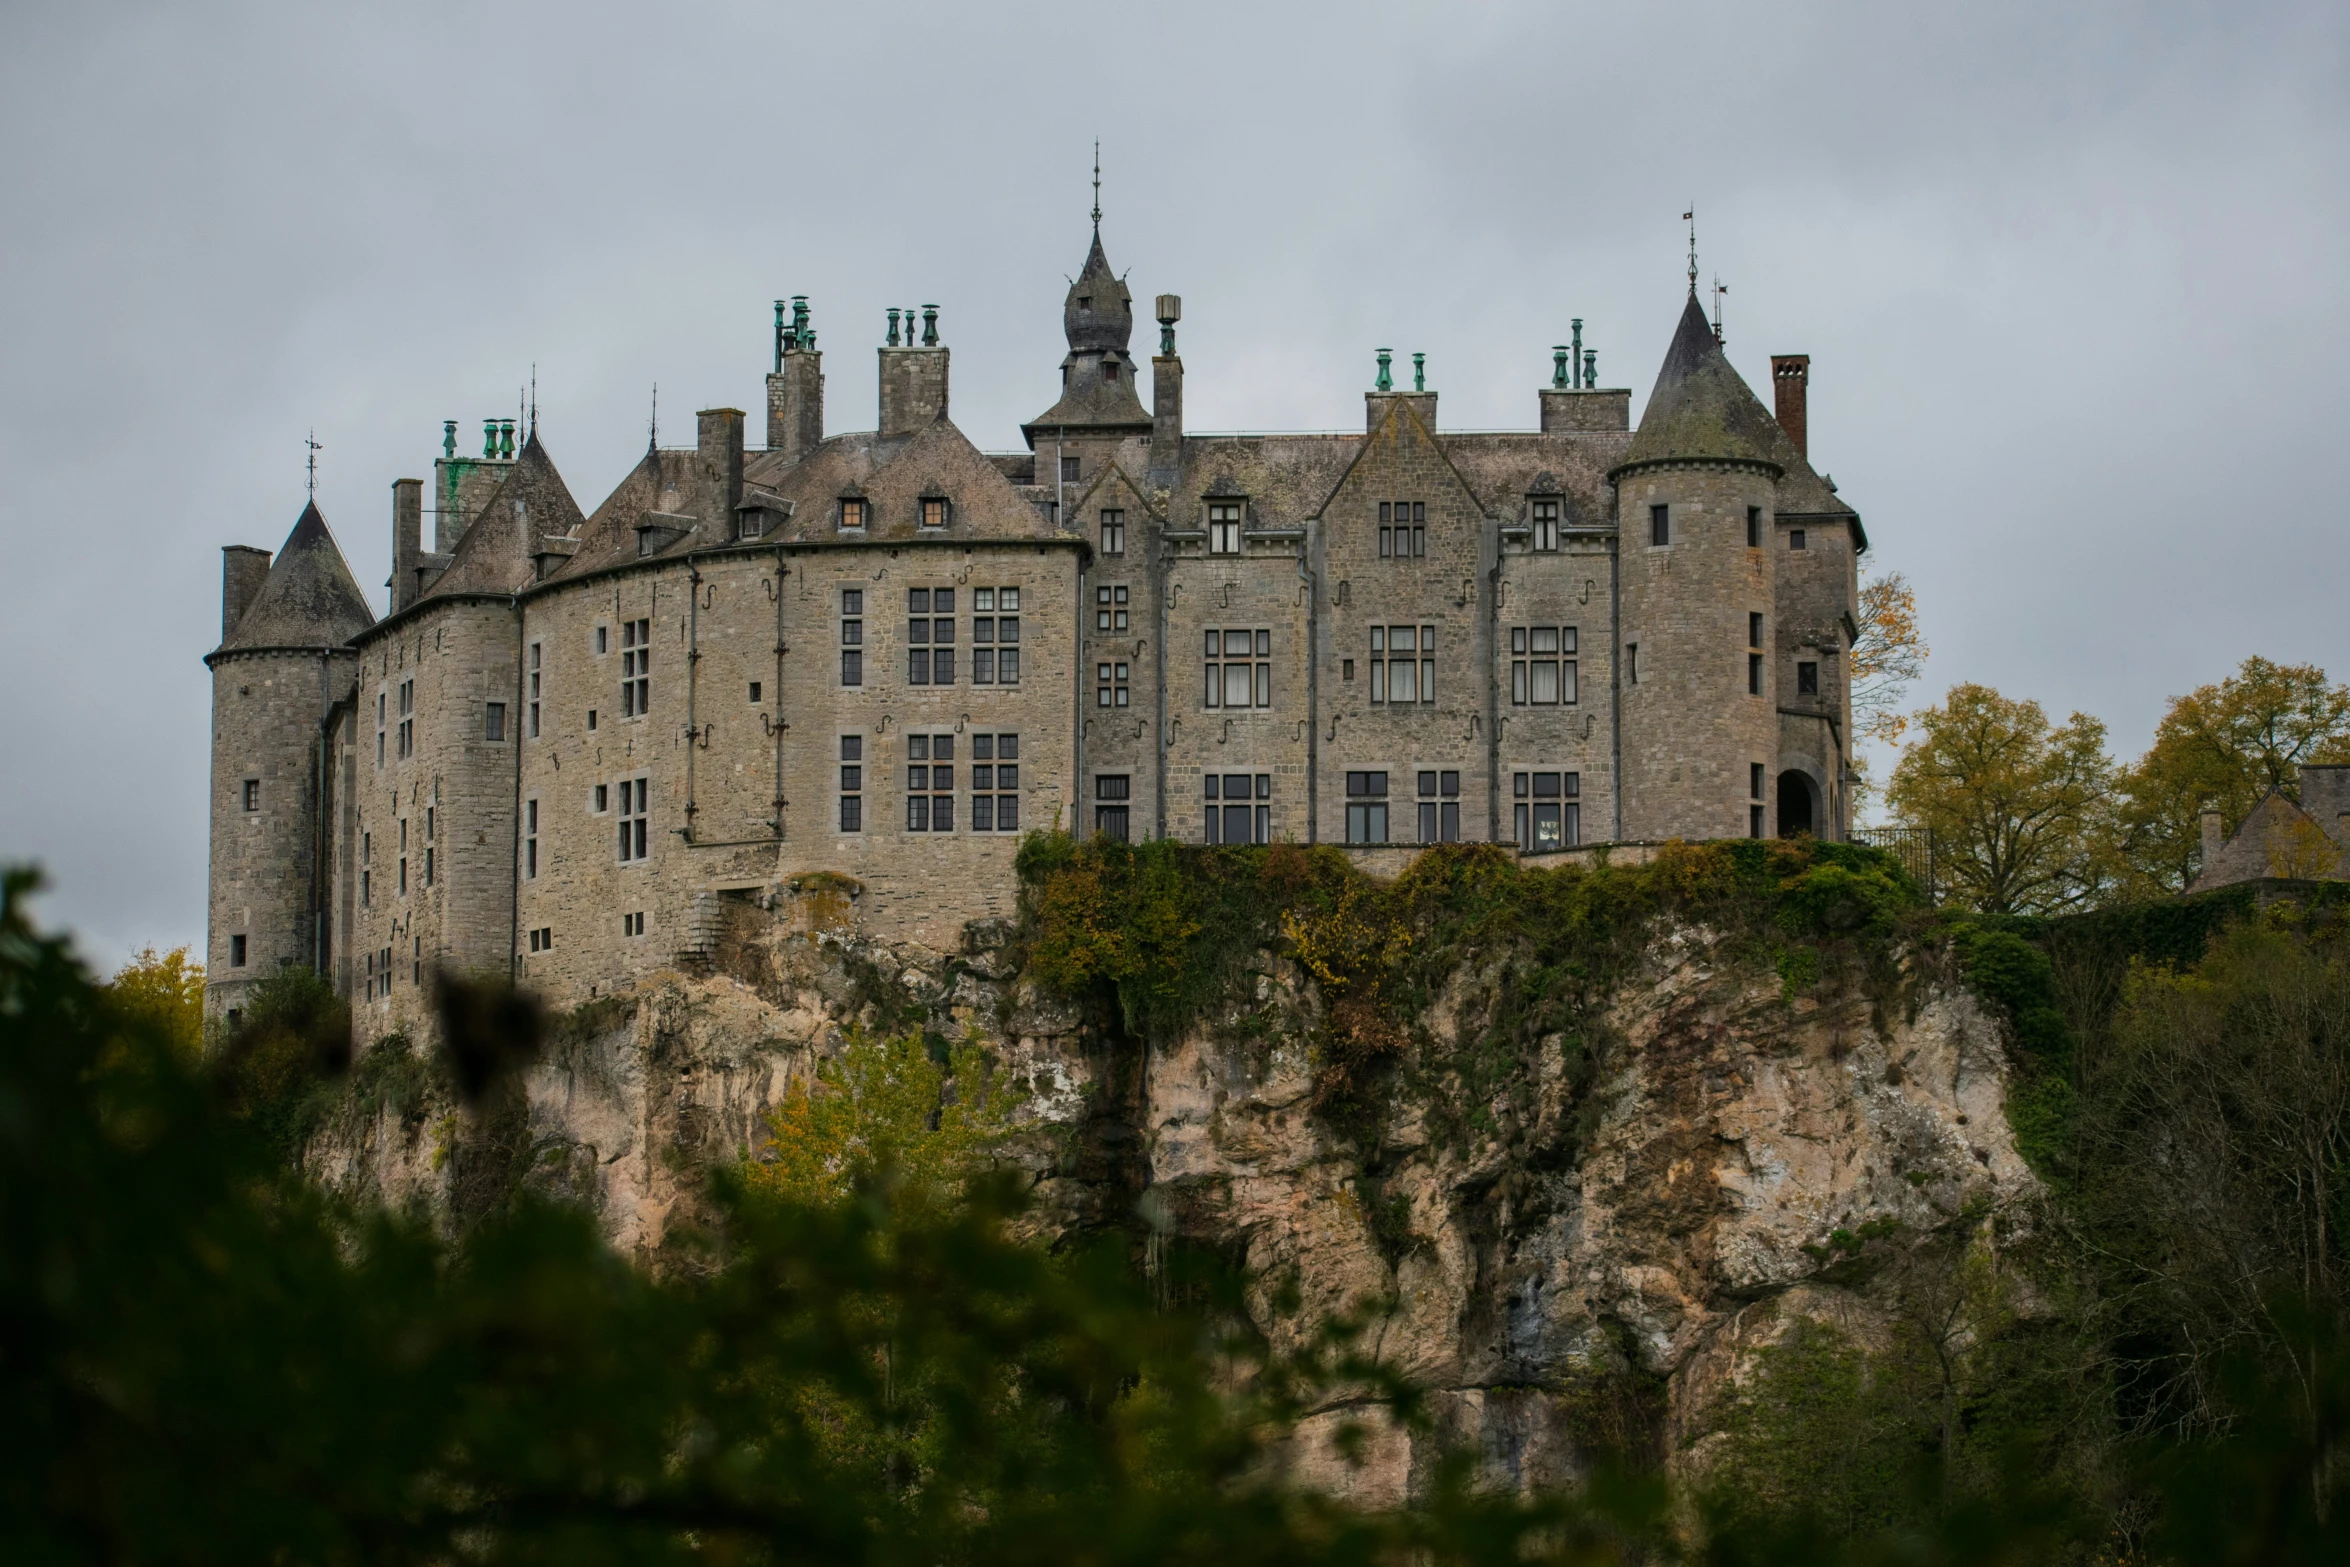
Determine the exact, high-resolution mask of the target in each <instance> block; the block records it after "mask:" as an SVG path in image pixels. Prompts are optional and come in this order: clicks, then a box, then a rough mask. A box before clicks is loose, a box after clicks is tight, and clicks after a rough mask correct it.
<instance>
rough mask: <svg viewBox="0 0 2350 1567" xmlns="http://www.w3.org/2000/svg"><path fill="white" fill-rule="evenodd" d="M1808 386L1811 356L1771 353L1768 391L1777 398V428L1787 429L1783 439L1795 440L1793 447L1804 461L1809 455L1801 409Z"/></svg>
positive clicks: (1808, 397) (1805, 404) (1808, 398)
mask: <svg viewBox="0 0 2350 1567" xmlns="http://www.w3.org/2000/svg"><path fill="white" fill-rule="evenodd" d="M1810 387H1811V355H1809V354H1773V355H1771V390H1772V391H1773V392H1774V393H1775V394H1776V395H1777V397H1778V404H1779V428H1780V429H1782V430H1785V431H1786V432H1787V439H1789V440H1790V441H1793V442H1794V443H1795V450H1796V451H1797V453H1799V454H1800V455H1801V456H1803V457H1804V458H1805V459H1806V460H1809V458H1810V457H1811V441H1810V437H1809V436H1808V435H1807V434H1806V427H1807V414H1806V412H1805V410H1806V406H1807V404H1808V402H1809V400H1810Z"/></svg>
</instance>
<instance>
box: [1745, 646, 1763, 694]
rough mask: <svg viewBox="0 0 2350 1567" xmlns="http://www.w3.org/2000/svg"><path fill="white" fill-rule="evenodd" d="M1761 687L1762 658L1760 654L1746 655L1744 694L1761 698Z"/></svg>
mask: <svg viewBox="0 0 2350 1567" xmlns="http://www.w3.org/2000/svg"><path fill="white" fill-rule="evenodd" d="M1762 686H1763V656H1762V655H1761V654H1760V653H1749V654H1747V655H1746V694H1747V695H1748V696H1761V695H1762Z"/></svg>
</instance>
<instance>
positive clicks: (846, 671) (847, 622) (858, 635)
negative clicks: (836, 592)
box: [840, 588, 865, 686]
mask: <svg viewBox="0 0 2350 1567" xmlns="http://www.w3.org/2000/svg"><path fill="white" fill-rule="evenodd" d="M864 616H865V590H864V589H862V588H843V589H841V590H840V683H841V684H842V685H844V686H861V685H863V684H864V683H865V619H864Z"/></svg>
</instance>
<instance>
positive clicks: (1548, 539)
mask: <svg viewBox="0 0 2350 1567" xmlns="http://www.w3.org/2000/svg"><path fill="white" fill-rule="evenodd" d="M1533 542H1534V548H1535V549H1536V550H1537V551H1539V552H1548V551H1551V550H1555V549H1557V548H1558V547H1559V503H1558V497H1556V496H1555V495H1537V496H1535V497H1534V541H1533Z"/></svg>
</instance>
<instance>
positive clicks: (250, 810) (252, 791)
mask: <svg viewBox="0 0 2350 1567" xmlns="http://www.w3.org/2000/svg"><path fill="white" fill-rule="evenodd" d="M237 789H238V794H239V795H240V796H241V797H242V799H243V801H244V807H245V809H244V813H243V814H245V815H247V816H258V815H260V814H261V775H260V774H259V773H248V774H246V775H245V776H244V778H242V779H240V780H239V781H238V786H237Z"/></svg>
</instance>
